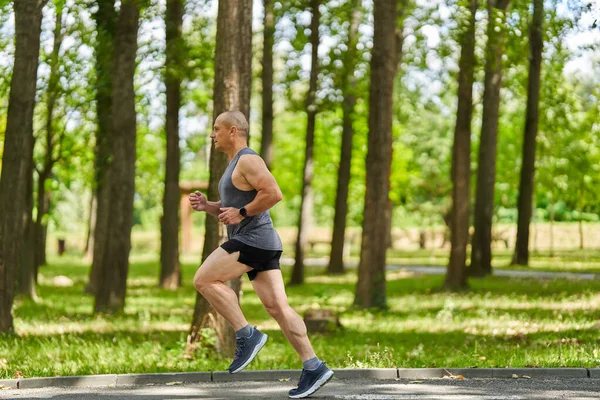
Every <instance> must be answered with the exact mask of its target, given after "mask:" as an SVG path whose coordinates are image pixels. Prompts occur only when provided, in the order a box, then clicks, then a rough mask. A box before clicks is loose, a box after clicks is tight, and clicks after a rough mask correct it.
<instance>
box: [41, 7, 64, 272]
mask: <svg viewBox="0 0 600 400" xmlns="http://www.w3.org/2000/svg"><path fill="white" fill-rule="evenodd" d="M63 8H64V3H63V2H58V3H56V11H55V13H56V15H55V19H56V21H55V24H54V40H53V44H52V53H51V55H50V60H49V64H50V76H49V78H48V88H47V90H46V104H47V105H46V107H47V110H46V124H45V127H44V128H45V129H44V130H45V133H46V137H45V140H44V142H45V143H44V151H45V153H44V159H43V162H42V165H41V167H40V168H37V167H36V172H37V175H38V179H37V199H36V208H37V216H36V221H35V268H36V274H35V276H36V278H37V269H38V268H39V267H40V266H41V265H44V264H46V232H47V229H48V224H47V222H46V218H45V217H46V215H47V214H48V210H49V208H50V195H51V193H50V191H49V190H48V188H47V187H46V182H48V179H50V176H51V174H52V169H53V168H54V165H55V164H56V163H57V162H58V161H59V160H60V158H61V150H60V144H61V143H62V138H63V134H64V130H63V133H60V134H58V133H57V132H56V129H55V121H54V119H55V117H56V116H55V109H56V102H57V101H58V99H59V97H60V70H59V67H60V49H61V47H62V43H63V39H64V32H63V22H62V19H63ZM57 146H59V148H57ZM36 280H37V279H36Z"/></svg>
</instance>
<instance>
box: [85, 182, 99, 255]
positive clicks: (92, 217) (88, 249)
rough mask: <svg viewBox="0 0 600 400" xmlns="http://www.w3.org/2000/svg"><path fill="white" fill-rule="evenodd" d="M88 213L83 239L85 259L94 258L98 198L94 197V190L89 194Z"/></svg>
mask: <svg viewBox="0 0 600 400" xmlns="http://www.w3.org/2000/svg"><path fill="white" fill-rule="evenodd" d="M89 210H90V214H89V218H88V221H87V228H88V229H87V236H86V239H85V250H84V252H85V259H86V260H87V261H92V260H93V259H94V243H95V237H94V232H95V230H96V213H97V211H98V199H97V198H96V194H95V193H94V190H92V193H91V195H90V208H89Z"/></svg>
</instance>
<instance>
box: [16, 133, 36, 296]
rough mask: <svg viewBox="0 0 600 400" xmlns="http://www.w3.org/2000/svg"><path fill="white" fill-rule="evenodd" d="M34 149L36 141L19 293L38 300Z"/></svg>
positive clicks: (27, 202) (31, 165)
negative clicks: (34, 221) (36, 284)
mask: <svg viewBox="0 0 600 400" xmlns="http://www.w3.org/2000/svg"><path fill="white" fill-rule="evenodd" d="M33 147H34V141H32V142H31V150H30V152H29V154H31V155H32V158H31V160H30V162H29V166H28V167H27V168H28V171H27V176H26V178H25V179H27V188H26V195H25V208H26V211H25V213H24V220H23V225H24V228H23V247H22V249H23V250H22V251H21V262H20V268H19V270H20V273H19V279H18V286H17V293H18V294H20V295H21V296H23V297H24V298H28V299H32V300H37V295H36V292H35V282H36V278H35V271H36V268H35V251H34V250H35V243H34V239H35V237H34V235H35V227H34V225H33Z"/></svg>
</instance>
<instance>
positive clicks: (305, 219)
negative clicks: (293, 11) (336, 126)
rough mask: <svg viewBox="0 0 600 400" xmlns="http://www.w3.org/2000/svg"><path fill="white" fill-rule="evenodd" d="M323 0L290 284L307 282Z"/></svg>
mask: <svg viewBox="0 0 600 400" xmlns="http://www.w3.org/2000/svg"><path fill="white" fill-rule="evenodd" d="M320 3H321V2H320V0H311V2H310V8H311V12H312V19H311V22H310V43H311V67H310V79H309V84H308V93H307V95H306V115H307V123H306V147H305V150H304V168H303V169H302V177H303V178H302V191H301V193H302V199H301V201H300V215H299V218H298V233H297V235H296V252H295V253H296V254H295V262H294V268H293V270H292V278H291V280H290V284H291V285H301V284H303V283H304V248H305V247H306V235H307V231H308V229H309V227H310V222H311V217H312V212H313V195H312V187H311V184H312V178H313V171H314V160H313V153H314V145H315V123H316V118H317V83H318V77H319V26H320V20H321V12H320V11H319V5H320Z"/></svg>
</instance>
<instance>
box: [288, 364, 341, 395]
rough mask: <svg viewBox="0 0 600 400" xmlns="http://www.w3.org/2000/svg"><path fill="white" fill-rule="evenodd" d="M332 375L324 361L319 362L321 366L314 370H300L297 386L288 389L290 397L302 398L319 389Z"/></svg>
mask: <svg viewBox="0 0 600 400" xmlns="http://www.w3.org/2000/svg"><path fill="white" fill-rule="evenodd" d="M332 377H333V371H332V370H330V369H329V368H327V365H325V363H321V366H320V367H319V368H317V369H315V370H314V371H309V370H307V369H303V370H302V375H300V381H299V382H298V387H297V388H295V389H292V390H290V392H289V397H290V399H303V398H305V397H308V396H310V395H312V394H313V393H314V392H316V391H317V390H319V389H320V388H321V387H323V385H325V384H326V383H327V382H329V380H330V379H331V378H332Z"/></svg>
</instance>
